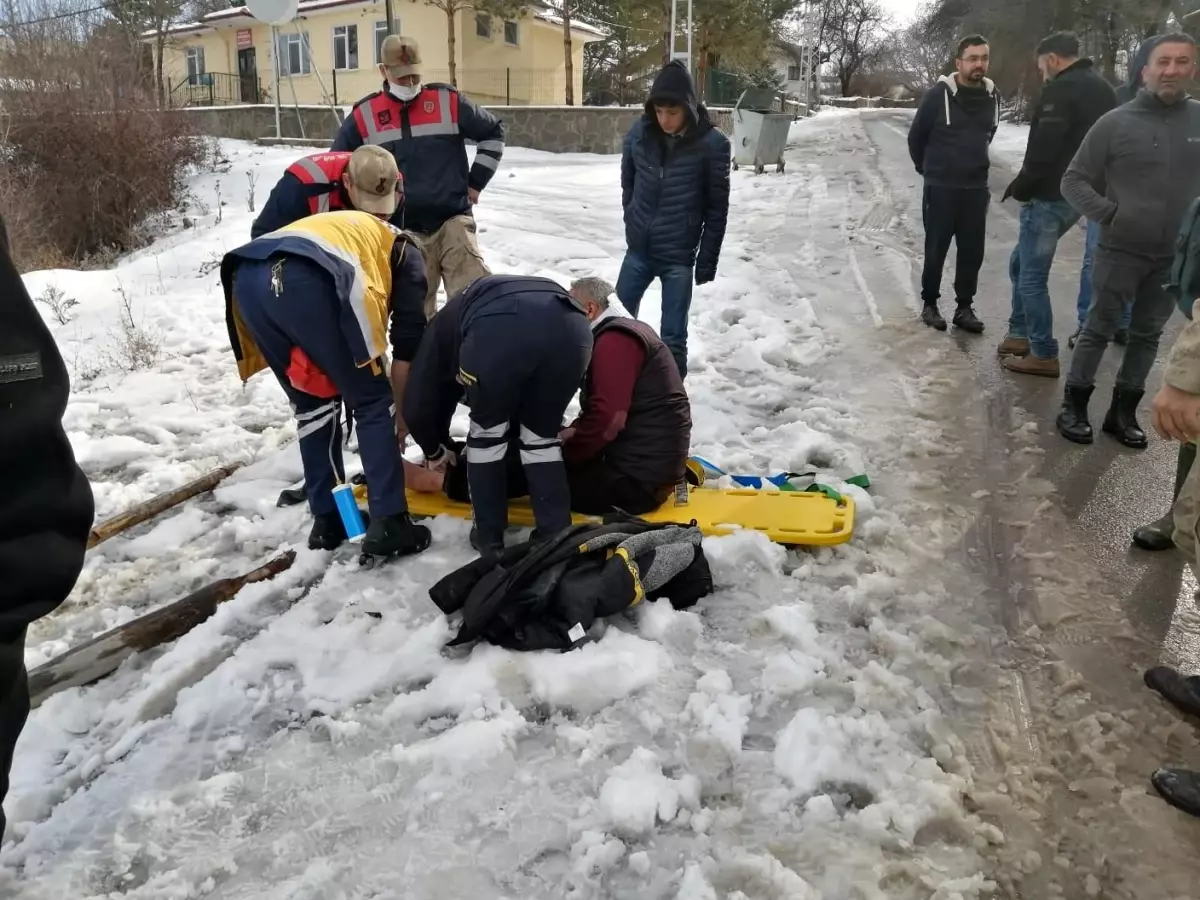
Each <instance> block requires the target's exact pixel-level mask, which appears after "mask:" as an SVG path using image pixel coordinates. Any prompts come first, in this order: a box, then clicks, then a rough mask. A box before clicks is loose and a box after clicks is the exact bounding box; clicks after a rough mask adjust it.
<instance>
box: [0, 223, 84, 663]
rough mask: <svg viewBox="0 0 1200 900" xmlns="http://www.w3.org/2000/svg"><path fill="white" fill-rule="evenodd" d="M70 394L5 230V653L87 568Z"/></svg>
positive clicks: (0, 531)
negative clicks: (68, 427)
mask: <svg viewBox="0 0 1200 900" xmlns="http://www.w3.org/2000/svg"><path fill="white" fill-rule="evenodd" d="M69 392H70V382H69V380H68V378H67V369H66V366H65V365H63V361H62V357H61V356H60V355H59V352H58V348H57V347H56V346H55V344H54V338H53V337H51V335H50V332H49V330H48V329H47V328H46V325H45V323H44V322H43V321H42V317H41V315H39V314H38V311H37V309H36V308H35V307H34V305H33V301H32V300H30V298H29V293H28V292H27V291H26V290H25V284H24V282H23V281H22V280H21V276H20V275H19V274H17V269H16V266H14V265H13V261H12V258H11V257H10V255H9V250H8V241H7V239H6V238H5V236H4V229H3V222H2V221H0V471H2V472H4V473H5V476H6V480H7V482H8V483H7V485H6V487H5V490H4V494H3V496H0V572H2V573H3V574H4V579H3V582H2V583H0V643H7V642H12V641H14V640H16V639H17V638H18V637H19V636H20V634H21V633H22V631H23V630H24V628H25V627H26V626H27V625H29V623H31V622H33V621H34V620H35V619H39V618H41V617H42V616H44V615H46V614H47V613H49V612H51V611H52V610H53V609H54V608H55V607H57V606H58V605H59V604H60V603H62V602H63V600H65V599H66V597H67V594H69V593H70V592H71V588H72V587H74V585H75V579H76V578H78V577H79V571H80V569H82V568H83V554H84V551H85V550H86V549H87V540H88V532H89V531H90V529H91V527H92V514H93V512H94V507H93V502H92V490H91V487H89V485H88V482H87V479H86V478H85V477H84V475H83V472H82V471H81V470H80V468H79V466H78V464H76V462H75V454H74V452H73V451H72V450H71V444H70V443H69V442H68V441H67V435H66V432H65V431H64V430H63V426H62V417H63V413H64V412H65V411H66V408H67V396H68V393H69Z"/></svg>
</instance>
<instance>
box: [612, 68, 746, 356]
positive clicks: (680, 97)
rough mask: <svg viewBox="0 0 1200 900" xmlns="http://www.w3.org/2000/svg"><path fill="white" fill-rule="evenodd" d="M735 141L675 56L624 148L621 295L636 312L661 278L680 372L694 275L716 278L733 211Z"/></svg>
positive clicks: (666, 326) (668, 333) (665, 327)
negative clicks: (727, 222) (718, 122)
mask: <svg viewBox="0 0 1200 900" xmlns="http://www.w3.org/2000/svg"><path fill="white" fill-rule="evenodd" d="M729 160H730V152H729V139H728V138H727V137H725V135H723V134H721V132H720V131H718V130H717V129H716V128H715V127H713V124H712V122H711V121H709V118H708V111H707V110H706V109H705V108H704V106H703V104H700V103H697V102H696V88H695V85H693V83H692V76H691V75H690V74H689V73H688V70H687V68H686V67H685V66H684V65H683V63H681V62H679V61H677V60H675V61H672V62H670V63H668V64H667V66H666V67H665V68H664V69H663V70H662V71H661V72H659V74H658V77H657V78H655V79H654V86H653V87H652V88H651V89H650V97H649V98H648V99H647V100H646V114H645V115H644V116H643V117H642V118H641V119H639V120H638V121H637V122H635V123H634V125H633V127H632V128H631V129H629V134H627V135H626V136H625V145H624V147H623V148H622V150H621V205H622V206H623V207H624V209H625V243H626V245H627V247H628V250H627V251H626V253H625V260H624V262H622V263H621V274H620V276H619V277H618V279H617V297H619V298H620V300H621V303H622V305H624V307H625V308H626V309H627V310H628V311H629V314H630V315H631V316H633V317H634V318H637V314H638V308H639V307H640V306H641V303H642V295H643V294H645V293H646V288H648V287H649V286H650V282H652V281H653V280H654V279H655V278H658V279H660V280H661V281H662V325H661V327H660V328H659V333H660V335H661V336H662V339H663V342H664V343H665V344H666V345H667V346H668V347H670V348H671V355H672V356H673V357H675V363H676V365H678V366H679V374H680V376H686V375H687V331H688V309H689V308H690V307H691V305H692V277H693V269H694V271H695V281H696V284H706V283H708V282H710V281H712V280H713V279H714V278H716V277H717V259H718V257H719V256H720V255H721V242H722V241H723V240H724V238H725V219H726V217H727V216H728V214H729Z"/></svg>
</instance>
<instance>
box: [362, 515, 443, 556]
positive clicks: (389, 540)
mask: <svg viewBox="0 0 1200 900" xmlns="http://www.w3.org/2000/svg"><path fill="white" fill-rule="evenodd" d="M432 540H433V536H432V535H431V534H430V533H429V529H428V528H426V527H425V526H424V525H418V524H417V523H416V522H414V521H413V520H412V518H411V517H410V516H409V515H408V513H399V514H398V515H394V516H383V517H382V518H379V519H376V520H375V521H373V522H372V523H371V524H370V525H369V526H368V527H367V533H366V535H365V536H364V537H363V541H362V555H363V556H364V557H383V558H387V557H391V556H412V555H413V554H415V553H420V552H421V551H422V550H426V549H428V547H429V544H430V542H431V541H432Z"/></svg>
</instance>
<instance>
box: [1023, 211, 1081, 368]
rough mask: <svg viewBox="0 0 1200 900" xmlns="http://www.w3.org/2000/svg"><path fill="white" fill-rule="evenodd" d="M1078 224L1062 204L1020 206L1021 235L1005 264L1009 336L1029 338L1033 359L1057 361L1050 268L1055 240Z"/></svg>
mask: <svg viewBox="0 0 1200 900" xmlns="http://www.w3.org/2000/svg"><path fill="white" fill-rule="evenodd" d="M1078 221H1079V213H1077V212H1075V210H1073V209H1072V208H1071V206H1070V204H1069V203H1067V202H1066V201H1065V200H1053V201H1050V200H1031V201H1030V202H1029V203H1025V204H1022V206H1021V233H1020V236H1019V237H1018V238H1017V246H1015V247H1014V248H1013V252H1012V256H1011V257H1009V261H1008V277H1009V279H1010V280H1011V281H1012V318H1010V319H1009V321H1008V333H1009V334H1010V335H1011V336H1012V337H1023V338H1029V346H1030V348H1031V349H1032V350H1033V355H1034V356H1037V357H1039V358H1041V359H1057V358H1058V341H1056V340H1055V339H1054V309H1053V307H1052V306H1051V305H1050V267H1051V266H1052V265H1054V252H1055V250H1057V249H1058V239H1059V238H1061V237H1062V236H1063V235H1064V234H1066V233H1067V230H1068V229H1069V228H1070V227H1071V226H1072V225H1074V224H1075V223H1076V222H1078Z"/></svg>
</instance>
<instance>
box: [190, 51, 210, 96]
mask: <svg viewBox="0 0 1200 900" xmlns="http://www.w3.org/2000/svg"><path fill="white" fill-rule="evenodd" d="M186 59H187V82H188V84H189V85H191V86H192V87H195V86H196V85H198V84H204V76H205V74H206V73H205V71H204V48H203V47H200V46H193V47H188V48H187V54H186Z"/></svg>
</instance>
